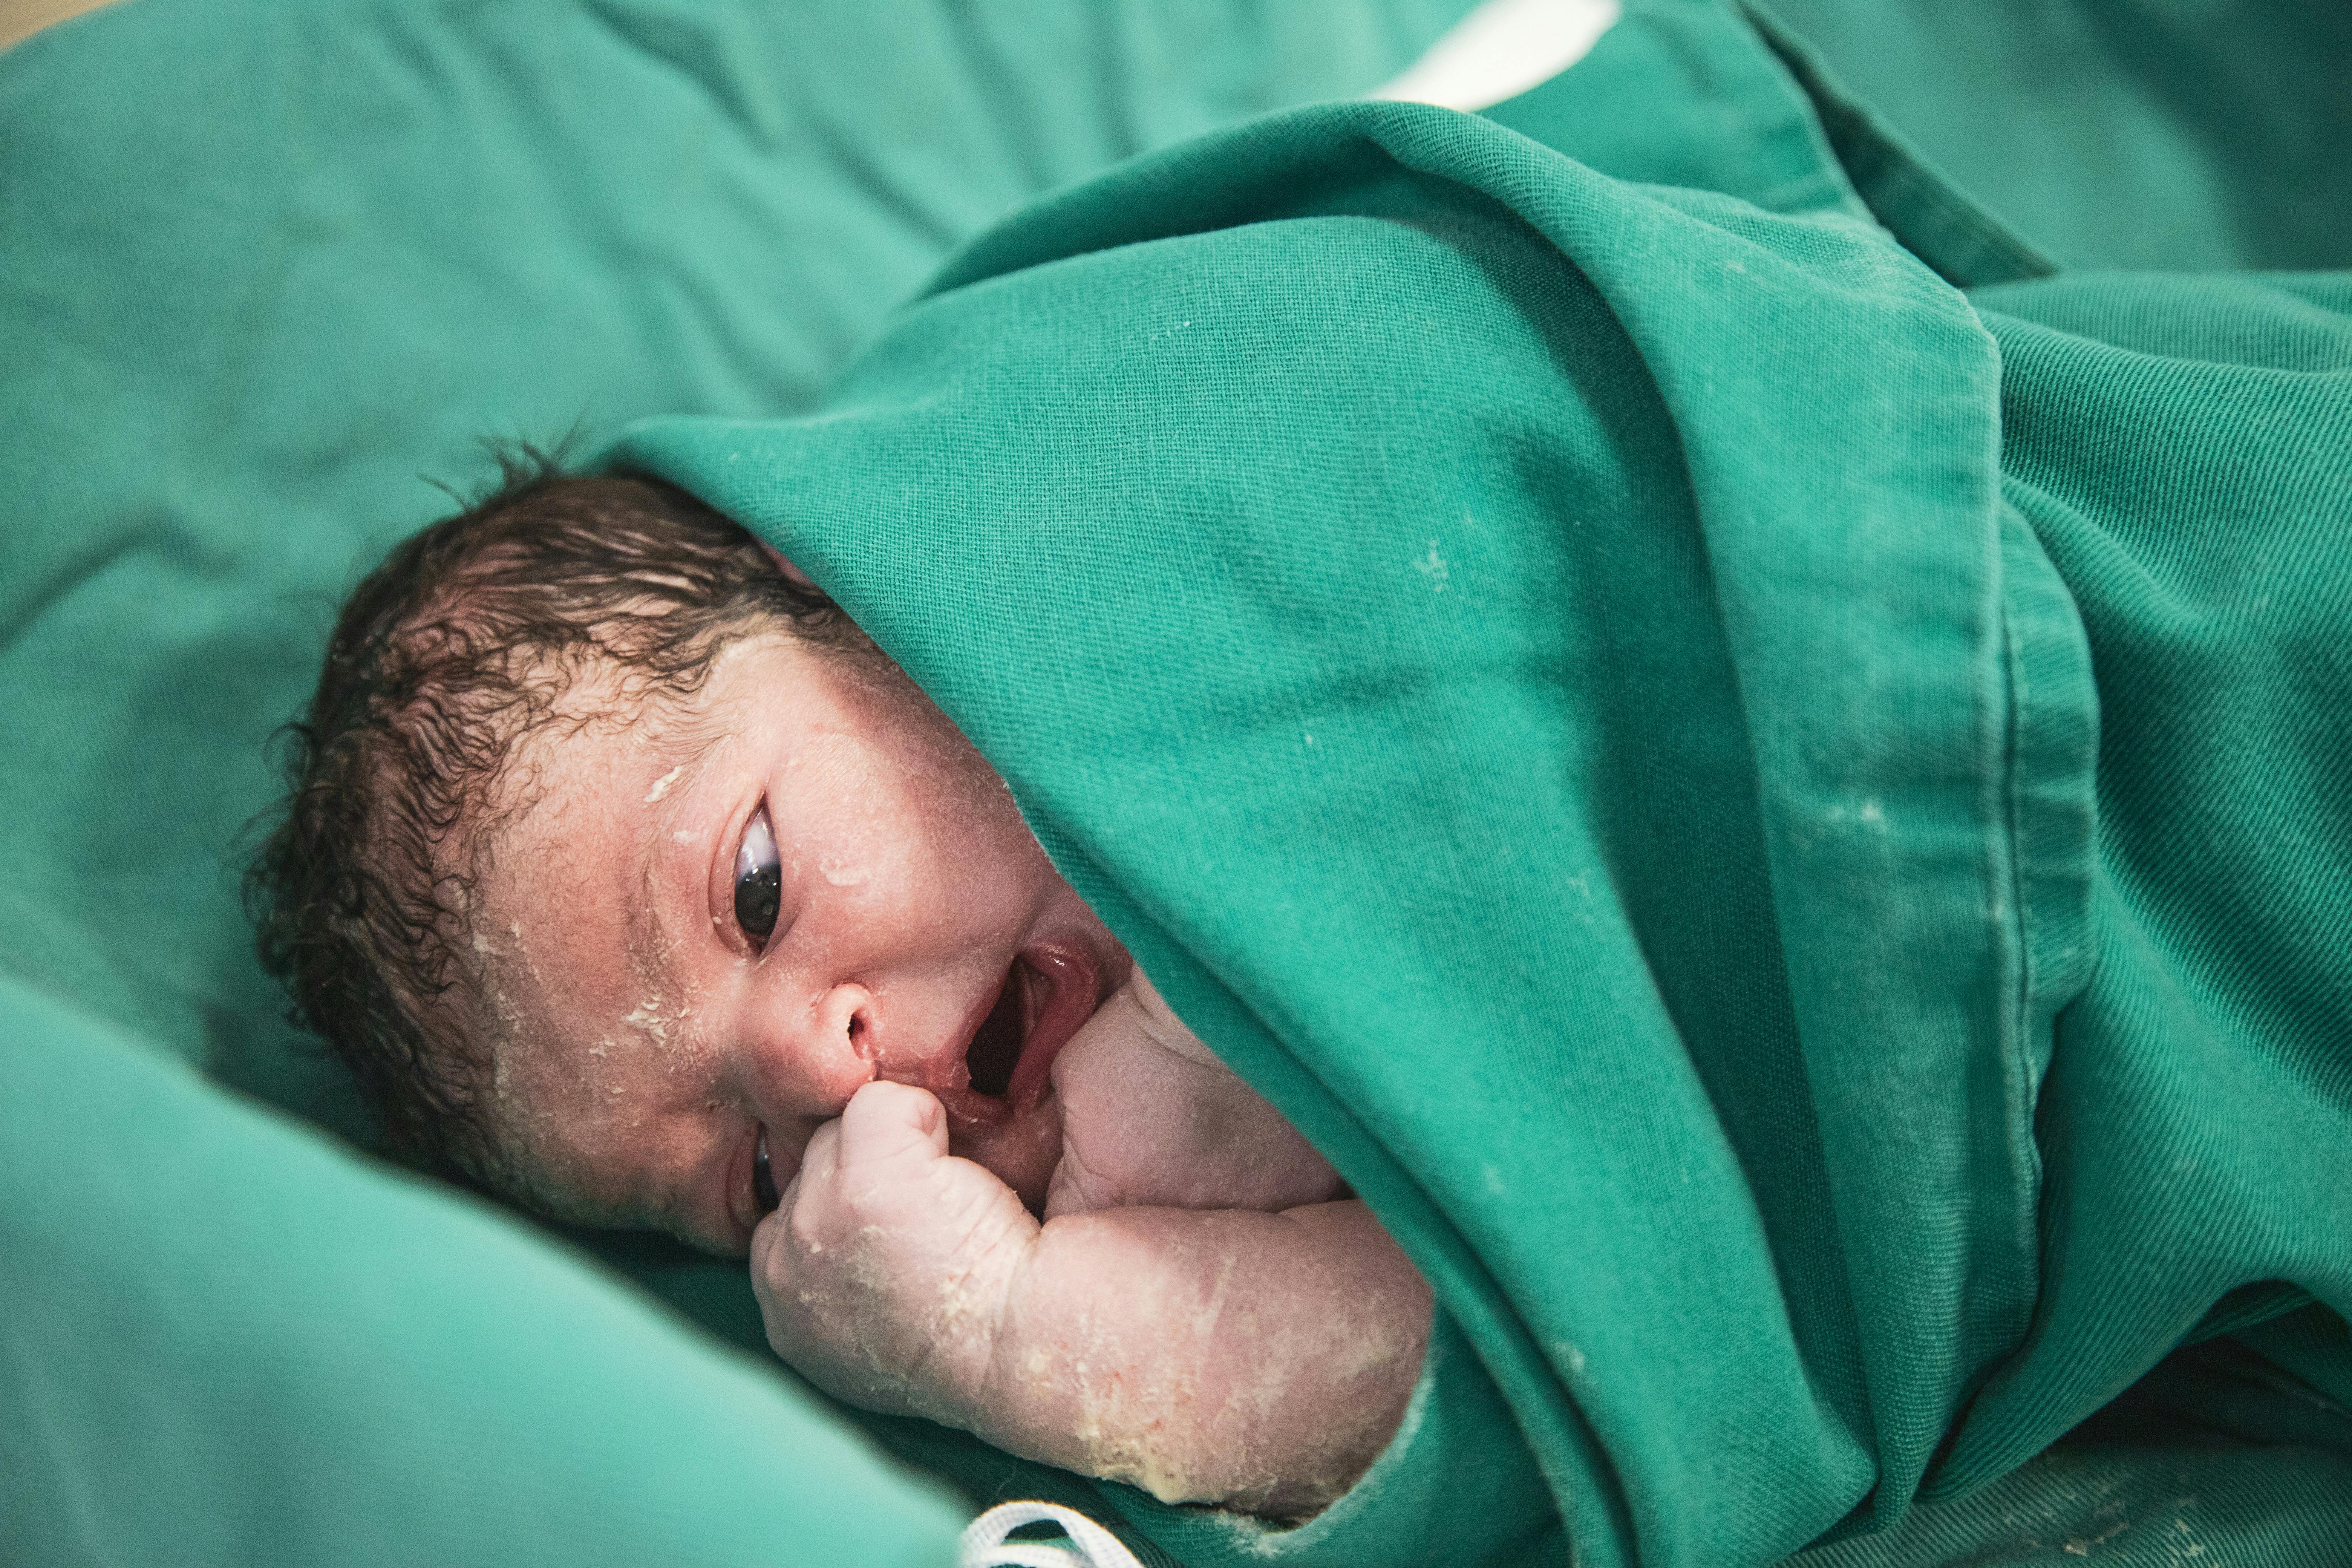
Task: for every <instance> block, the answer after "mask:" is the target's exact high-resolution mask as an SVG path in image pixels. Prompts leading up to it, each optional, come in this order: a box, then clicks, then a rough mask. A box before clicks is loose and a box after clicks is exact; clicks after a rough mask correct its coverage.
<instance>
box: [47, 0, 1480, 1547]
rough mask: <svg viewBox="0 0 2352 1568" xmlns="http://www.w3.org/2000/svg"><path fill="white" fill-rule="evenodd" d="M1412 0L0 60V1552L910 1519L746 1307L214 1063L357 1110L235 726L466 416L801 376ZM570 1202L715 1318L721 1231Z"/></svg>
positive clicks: (791, 400) (196, 12)
mask: <svg viewBox="0 0 2352 1568" xmlns="http://www.w3.org/2000/svg"><path fill="white" fill-rule="evenodd" d="M1459 8H1460V7H1459V5H1456V4H1454V3H1453V0H1436V3H1433V4H1413V3H1412V0H1396V3H1383V0H1348V3H1345V4H1328V5H1326V4H1315V3H1308V4H1295V5H1284V6H1282V7H1279V8H1275V9H1270V10H1262V9H1261V8H1259V7H1256V6H1254V5H1231V4H1222V3H1217V0H1202V3H1199V4H1184V3H1179V4H1170V5H1097V4H1093V3H1091V0H1089V3H1088V4H1085V5H1053V6H1038V5H1025V4H1024V5H961V4H940V5H894V6H890V7H887V8H877V7H873V6H869V5H866V4H863V3H862V0H860V3H856V4H838V5H796V6H793V7H790V8H784V7H775V6H768V5H667V4H660V3H647V4H635V3H616V4H597V5H566V6H547V5H456V4H452V5H410V4H397V5H394V4H347V3H318V0H314V3H307V4H294V5H285V4H278V3H274V0H273V3H272V4H268V5H238V4H222V3H219V0H205V3H202V4H193V3H191V4H180V3H178V0H134V3H132V4H128V5H121V6H117V7H114V8H111V9H109V10H106V11H102V12H100V13H97V14H95V15H92V16H88V17H86V18H83V19H81V20H79V21H77V22H74V23H71V24H68V25H67V26H61V27H59V28H58V29H56V30H55V31H53V32H50V33H47V34H45V35H42V36H39V37H36V38H34V39H33V40H31V41H30V42H28V43H26V44H25V45H24V46H22V47H18V48H16V49H15V50H12V51H11V52H9V53H8V54H7V55H6V56H5V58H0V356H5V371H0V407H5V426H6V429H7V431H8V437H7V456H6V458H5V461H0V505H5V541H6V543H5V563H6V566H5V574H0V737H5V740H0V800H5V803H6V809H5V812H0V865H5V866H6V867H7V868H8V876H7V878H6V879H5V885H0V970H5V977H4V978H0V986H5V997H6V1000H5V1004H0V1005H5V1023H4V1024H0V1079H5V1081H4V1082H0V1123H5V1125H0V1215H5V1218H0V1560H5V1561H6V1562H9V1563H41V1564H52V1563H82V1562H87V1563H132V1562H138V1563H163V1562H172V1563H223V1564H256V1563H273V1562H276V1563H305V1564H308V1563H324V1562H335V1563H415V1562H431V1563H451V1564H455V1563H498V1564H514V1563H538V1562H544V1563H562V1564H565V1565H567V1568H572V1565H579V1564H589V1563H679V1562H691V1563H779V1562H810V1563H843V1564H849V1563H877V1564H878V1563H919V1562H929V1563H940V1562H945V1561H947V1557H948V1551H949V1545H950V1542H951V1541H952V1538H953V1529H954V1527H955V1525H956V1524H957V1523H958V1522H959V1521H960V1519H961V1517H964V1516H967V1515H968V1513H969V1508H968V1506H967V1505H965V1504H963V1503H961V1502H960V1501H958V1500H953V1499H951V1498H950V1495H949V1494H948V1493H946V1492H945V1491H944V1490H943V1489H939V1488H937V1487H936V1486H934V1485H931V1484H929V1483H928V1482H924V1481H920V1480H919V1479H915V1478H913V1477H911V1476H909V1475H908V1473H907V1472H905V1471H903V1470H901V1469H899V1468H897V1467H896V1466H894V1465H891V1464H889V1463H888V1462H887V1461H885V1460H883V1459H881V1458H878V1457H877V1456H876V1455H875V1454H874V1452H873V1451H872V1448H871V1446H870V1444H869V1442H868V1441H867V1440H866V1438H865V1436H863V1435H862V1434H859V1433H858V1432H856V1429H854V1428H852V1427H849V1426H846V1425H845V1424H843V1423H842V1422H840V1421H839V1420H838V1418H837V1417H836V1416H835V1415H833V1414H832V1413H831V1412H830V1410H829V1409H827V1408H825V1407H823V1406H822V1405H819V1404H817V1403H816V1402H814V1401H813V1400H812V1399H810V1398H809V1397H808V1396H807V1395H805V1394H803V1393H802V1392H801V1391H799V1390H798V1389H797V1388H796V1387H794V1386H793V1385H792V1384H790V1383H789V1382H788V1380H786V1379H785V1378H784V1377H783V1376H782V1374H781V1372H780V1369H778V1368H777V1367H776V1366H775V1365H774V1363H772V1362H771V1361H767V1360H766V1359H765V1358H764V1357H762V1358H761V1361H759V1362H754V1361H752V1360H750V1359H746V1358H744V1357H742V1356H740V1354H738V1353H737V1352H733V1351H731V1350H727V1349H722V1348H721V1347H720V1346H719V1345H718V1344H716V1343H714V1342H712V1341H711V1340H710V1339H709V1337H708V1336H706V1335H704V1334H703V1333H701V1332H699V1331H694V1330H691V1329H689V1328H688V1327H687V1326H686V1325H685V1324H684V1323H683V1322H682V1321H680V1320H678V1319H677V1317H676V1316H674V1315H673V1314H671V1313H669V1312H668V1311H667V1310H664V1309H662V1308H661V1307H659V1306H658V1305H656V1304H654V1303H652V1302H649V1301H647V1300H646V1299H645V1298H644V1297H643V1296H642V1295H641V1294H640V1293H638V1292H637V1291H635V1289H631V1288H629V1287H627V1286H625V1284H622V1283H621V1282H620V1281H618V1280H616V1279H614V1278H613V1277H612V1276H610V1275H609V1274H607V1273H605V1272H604V1269H602V1268H599V1267H597V1266H596V1265H594V1264H593V1263H590V1262H589V1261H588V1260H587V1259H586V1258H583V1257H582V1256H580V1255H579V1254H577V1253H573V1252H572V1251H570V1250H569V1249H568V1248H565V1247H561V1246H551V1245H550V1244H549V1243H547V1242H546V1241H545V1240H543V1239H542V1238H541V1237H539V1236H537V1235H535V1234H534V1233H532V1232H530V1230H528V1229H527V1228H526V1227H524V1226H520V1225H518V1224H516V1223H514V1222H512V1221H510V1220H509V1219H506V1218H505V1217H503V1216H500V1215H495V1214H492V1213H490V1212H488V1211H487V1210H485V1209H483V1208H481V1207H480V1206H478V1205H474V1204H472V1203H469V1202H467V1201H466V1200H464V1199H462V1198H459V1197H457V1196H456V1195H454V1194H448V1193H446V1192H441V1191H436V1190H432V1189H428V1188H427V1187H425V1186H424V1185H423V1184H418V1183H415V1182H412V1181H409V1180H406V1179H404V1178H402V1177H399V1176H397V1175H395V1174H393V1173H389V1172H387V1171H386V1170H384V1169H383V1168H382V1167H380V1166H378V1165H375V1164H373V1163H367V1162H364V1161H361V1160H357V1159H354V1158H352V1156H351V1155H350V1154H349V1153H348V1152H345V1151H344V1150H342V1149H341V1148H340V1147H339V1146H338V1145H337V1144H336V1142H333V1141H332V1140H331V1139H330V1138H329V1137H327V1136H324V1135H322V1134H321V1133H320V1132H316V1131H311V1130H310V1129H308V1128H305V1127H303V1126H301V1125H300V1124H299V1122H298V1121H294V1120H290V1119H289V1115H287V1114H278V1113H273V1112H271V1111H269V1110H262V1109H258V1108H257V1106H256V1105H255V1104H254V1103H253V1101H252V1100H248V1099H247V1098H245V1097H246V1096H252V1097H257V1099H258V1100H262V1101H267V1102H270V1103H271V1104H273V1105H274V1106H276V1107H278V1108H282V1110H283V1111H285V1112H289V1113H291V1116H292V1117H297V1118H301V1119H305V1120H308V1121H311V1122H315V1123H318V1124H320V1125H321V1126H323V1127H324V1128H326V1129H329V1130H331V1131H335V1132H339V1133H342V1134H345V1135H348V1136H352V1137H356V1138H360V1139H362V1140H364V1139H365V1137H366V1135H367V1130H366V1126H365V1123H364V1121H363V1119H362V1117H361V1116H360V1115H359V1114H358V1112H357V1110H356V1108H355V1107H354V1106H353V1105H352V1102H351V1097H350V1091H349V1089H348V1087H347V1086H346V1085H345V1083H344V1082H343V1081H342V1079H341V1077H340V1076H339V1074H338V1073H337V1072H336V1071H334V1070H333V1069H332V1068H331V1066H330V1064H329V1063H328V1061H327V1059H326V1058H324V1057H323V1056H322V1055H321V1054H320V1052H319V1051H318V1050H317V1048H316V1047H314V1046H312V1045H311V1044H310V1043H309V1042H306V1041H303V1040H301V1039H299V1038H298V1037H295V1036H294V1035H293V1034H292V1033H291V1032H290V1031H289V1030H288V1029H287V1028H286V1027H284V1026H282V1025H280V1024H279V1023H278V1013H279V1011H280V1003H279V1002H278V998H277V997H275V996H274V995H273V994H272V992H271V987H270V985H269V984H268V982H267V980H266V979H265V978H264V977H263V976H262V975H261V974H260V973H259V972H258V971H257V968H256V966H255V964H254V962H253V960H252V958H251V956H250V937H249V934H248V932H247V930H246V927H245V923H244V921H243V919H242V917H241V915H240V914H239V912H238V908H237V896H236V885H237V879H238V875H239V872H240V868H241V857H242V848H241V847H240V846H241V843H242V842H243V839H242V837H241V836H242V835H243V832H244V826H245V824H246V823H247V821H248V819H250V818H251V817H252V816H254V815H255V814H256V813H257V812H259V811H261V810H262V809H263V808H264V807H266V806H267V805H268V803H269V801H270V799H271V797H272V795H273V793H274V786H273V779H272V775H271V773H270V771H269V767H268V763H267V761H266V757H265V744H266V742H267V741H268V737H269V735H270V733H271V731H272V730H273V729H274V728H275V727H276V726H277V725H278V724H280V723H282V722H283V721H285V720H286V719H288V718H289V717H290V716H291V715H292V713H293V712H294V710H295V708H296V706H297V705H298V704H299V702H300V701H301V700H303V699H304V697H305V696H306V695H307V693H308V691H309V689H310V685H311V683H312V681H313V680H314V679H315V677H316V665H317V660H318V655H319V649H320V643H321V639H322V638H323V637H324V634H325V630H326V627H327V626H328V625H329V623H330V621H331V617H332V615H333V611H334V607H335V605H336V604H337V602H338V601H339V599H340V597H341V595H342V593H343V592H344V591H345V590H346V589H347V588H348V586H349V585H350V584H352V582H353V581H355V580H356V578H357V576H358V574H360V573H361V572H362V571H363V570H364V569H365V568H366V567H367V566H368V565H369V564H371V563H372V562H373V560H374V559H375V558H376V557H377V556H379V555H380V554H381V552H383V549H384V548H385V547H386V546H387V545H388V544H389V543H390V542H391V541H393V540H394V539H396V538H397V537H399V536H400V535H401V534H403V533H404V532H406V531H409V530H411V529H414V528H415V527H417V526H419V525H420V524H421V523H423V522H425V521H427V520H428V519H430V518H432V517H433V516H435V515H437V514H438V513H439V512H441V511H442V510H446V507H447V505H448V501H447V498H446V496H444V495H443V494H441V493H440V492H439V491H437V490H436V489H434V488H433V487H432V486H431V485H430V484H428V483H426V482H425V480H426V479H439V480H442V481H445V482H447V483H451V484H456V485H458V486H461V487H462V486H467V485H470V484H473V483H475V482H477V481H478V480H479V479H481V478H482V477H483V474H484V472H485V471H486V469H487V468H488V465H487V463H486V461H485V459H484V457H483V455H482V452H481V450H480V447H479V442H480V441H481V439H482V438H483V437H492V436H512V435H517V434H520V435H524V436H528V437H534V438H537V439H541V440H552V439H554V438H555V437H559V436H561V435H562V433H563V432H564V431H565V430H566V429H567V428H569V427H571V426H572V425H573V424H574V423H575V422H582V423H584V424H586V425H588V426H598V427H603V426H610V425H612V424H614V423H615V422H618V421H623V420H625V419H627V418H630V417H633V416H636V415H640V414H646V413H654V412H662V411H675V410H680V409H693V410H701V411H706V412H714V413H718V412H733V413H750V412H774V411H778V410H786V409H793V408H800V407H805V406H808V405H811V404H812V403H813V402H814V399H815V396H816V394H817V391H818V389H819V386H820V384H821V383H822V382H823V380H824V377H825V376H826V375H827V374H829V373H830V371H831V370H832V369H833V367H834V366H835V364H836V363H838V362H839V361H840V360H841V359H842V358H844V357H845V355H846V354H847V353H849V352H850V350H851V349H852V348H853V347H854V346H855V344H856V342H858V341H859V340H860V339H862V338H863V337H865V336H866V335H868V334H869V333H870V332H871V331H873V329H874V328H875V327H876V326H877V324H878V323H879V321H881V319H882V318H883V316H884V314H885V313H886V312H887V310H888V309H889V308H890V306H891V305H892V304H893V303H894V302H896V301H897V300H899V299H902V298H903V297H904V296H905V295H907V294H908V292H910V291H911V290H912V289H914V288H915V287H916V286H917V284H918V283H919V280H920V279H921V278H922V277H923V275H924V274H925V273H926V272H927V271H929V269H930V268H932V267H933V266H934V265H935V264H936V263H937V261H938V259H939V258H940V255H941V254H942V253H943V252H944V251H945V249H946V248H947V247H948V246H949V245H950V244H951V243H952V242H953V241H955V240H956V239H959V238H961V237H962V236H964V235H965V234H966V233H968V232H969V231H971V229H973V228H974V227H976V226H979V225H981V224H982V223H984V222H986V221H988V220H990V219H992V218H993V217H995V216H997V215H998V214H1000V213H1001V212H1003V210H1005V209H1007V208H1008V207H1011V206H1012V205H1015V204H1016V203H1018V202H1019V201H1021V200H1022V199H1024V197H1026V196H1029V195H1033V194H1034V193H1035V192H1037V191H1039V190H1041V189H1044V188H1045V187H1047V186H1049V185H1052V184H1057V183H1060V182H1063V181H1066V180H1069V179H1073V178H1076V177H1078V176H1080V175H1083V174H1089V173H1091V172H1093V171H1094V170H1096V169H1097V168H1099V167H1101V166H1103V165H1104V164H1107V163H1110V162H1112V161H1114V160H1116V159H1118V158H1119V157H1122V156H1124V155H1126V154H1128V153H1133V152H1137V151H1139V150H1142V149H1144V148H1146V147H1150V146H1152V145H1156V144H1158V143H1160V142H1167V141H1171V140H1173V139H1176V138H1179V137H1181V136H1184V135H1187V134H1190V133H1192V132H1198V131H1202V130H1205V129H1208V128H1210V127H1213V126H1215V125H1219V124H1223V123H1226V122H1228V121H1235V120H1240V119H1244V118H1246V117H1247V116H1249V115H1251V114H1254V113H1257V112H1260V111H1263V110H1268V109H1274V108H1278V107H1281V106H1283V105H1285V104H1287V103H1291V102H1296V101H1299V100H1307V99H1314V98H1323V97H1333V96H1343V95H1346V94H1349V93H1353V92H1359V91H1361V90H1363V89H1366V88H1368V87H1370V86H1371V85H1373V84H1374V83H1376V82H1378V81H1380V80H1381V79H1383V78H1385V77H1386V76H1387V75H1389V74H1390V73H1391V72H1392V71H1393V70H1395V69H1397V68H1400V67H1402V65H1403V64H1405V63H1406V62H1407V61H1409V60H1410V59H1411V58H1412V57H1413V56H1414V55H1415V54H1416V53H1417V52H1418V50H1419V49H1420V48H1421V47H1423V45H1424V44H1425V43H1426V42H1427V41H1428V40H1429V39H1430V38H1431V37H1433V36H1435V35H1436V33H1437V32H1439V31H1440V30H1441V29H1442V28H1443V27H1444V26H1446V25H1447V24H1449V23H1450V22H1451V21H1452V20H1453V19H1454V15H1455V14H1456V13H1457V12H1458V10H1459ZM215 1085H218V1086H226V1087H227V1088H228V1089H230V1090H232V1091H242V1093H241V1094H240V1093H236V1092H231V1093H223V1092H221V1091H220V1089H216V1088H215V1087H214V1086H215ZM612 1256H613V1257H614V1260H615V1261H617V1262H619V1263H621V1264H623V1265H624V1266H627V1267H633V1268H635V1269H636V1270H637V1271H638V1272H640V1273H642V1274H644V1275H645V1276H646V1277H647V1278H648V1279H651V1280H652V1281H653V1282H654V1283H655V1284H656V1288H657V1289H663V1290H666V1291H667V1292H669V1293H670V1294H671V1295H672V1296H673V1297H674V1298H676V1299H677V1300H679V1301H680V1302H681V1303H683V1304H685V1305H688V1306H689V1307H698V1308H700V1309H701V1310H703V1311H704V1313H705V1315H706V1318H707V1320H708V1321H709V1323H710V1324H711V1325H712V1326H714V1327H716V1328H718V1329H719V1330H720V1331H724V1332H727V1333H728V1334H729V1335H730V1337H731V1338H733V1339H735V1340H736V1341H737V1342H740V1343H748V1344H750V1345H751V1346H754V1347H758V1346H759V1336H758V1332H757V1326H756V1317H755V1316H754V1317H751V1319H749V1320H748V1321H747V1320H746V1319H745V1317H744V1313H745V1311H746V1310H747V1308H748V1289H747V1288H746V1286H745V1283H744V1280H743V1278H742V1272H741V1269H740V1268H721V1267H719V1266H718V1265H715V1264H712V1265H704V1264H700V1263H697V1262H693V1261H690V1260H688V1259H685V1258H681V1257H680V1256H679V1255H677V1254H676V1253H675V1252H674V1251H671V1250H670V1249H667V1248H664V1247H652V1246H640V1245H635V1244H631V1245H628V1246H625V1247H616V1248H615V1249H614V1252H613V1255H612Z"/></svg>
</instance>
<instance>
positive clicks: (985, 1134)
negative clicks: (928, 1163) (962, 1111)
mask: <svg viewBox="0 0 2352 1568" xmlns="http://www.w3.org/2000/svg"><path fill="white" fill-rule="evenodd" d="M948 1152H949V1153H950V1154H955V1155H959V1156H961V1158H963V1159H966V1160H970V1161H971V1162H972V1163H974V1164H976V1165H981V1166H984V1167H985V1168H986V1169H988V1170H989V1171H990V1172H992V1173H994V1174H995V1176H996V1179H997V1180H998V1181H1001V1182H1003V1184H1005V1185H1006V1186H1008V1187H1011V1188H1012V1189H1013V1192H1015V1193H1016V1194H1020V1198H1021V1202H1022V1203H1023V1205H1024V1206H1026V1207H1027V1208H1028V1210H1029V1212H1030V1213H1032V1214H1043V1213H1044V1212H1045V1189H1046V1187H1047V1186H1049V1185H1050V1184H1052V1182H1053V1179H1054V1167H1055V1164H1056V1163H1059V1162H1060V1160H1061V1158H1062V1100H1061V1097H1060V1096H1059V1095H1056V1094H1055V1093H1054V1092H1053V1091H1052V1090H1051V1089H1048V1090H1046V1092H1045V1095H1044V1096H1043V1097H1042V1098H1041V1099H1039V1100H1036V1101H1035V1102H1034V1104H1031V1105H1028V1106H1024V1107H1023V1108H1022V1109H1020V1110H1015V1111H1014V1112H1013V1114H1012V1115H1011V1116H1007V1117H1003V1118H998V1119H992V1120H990V1121H984V1122H973V1121H965V1120H963V1119H962V1118H961V1117H956V1116H950V1117H949V1118H948Z"/></svg>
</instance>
